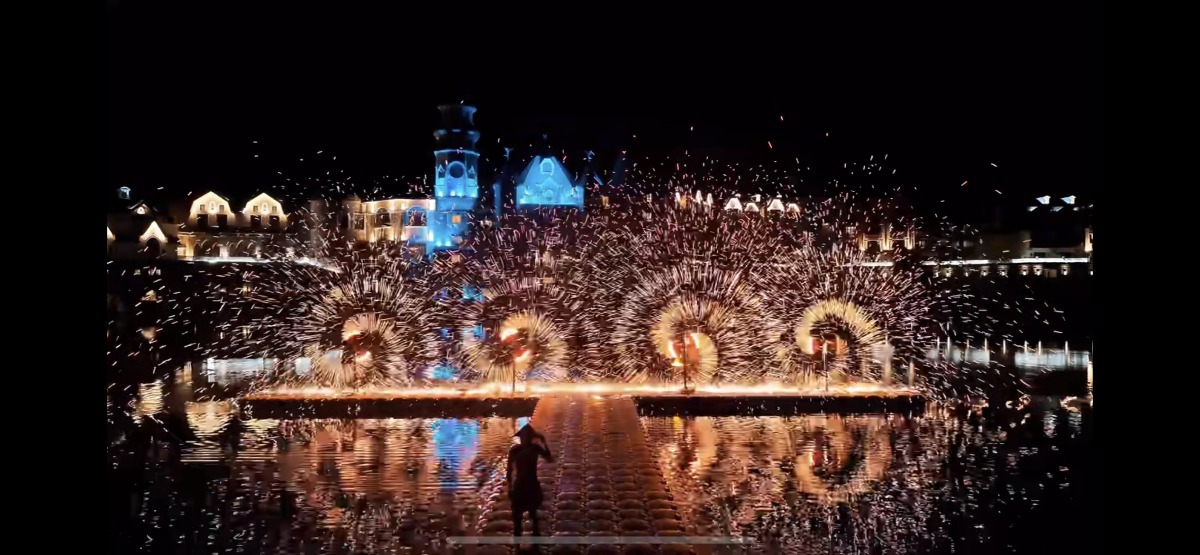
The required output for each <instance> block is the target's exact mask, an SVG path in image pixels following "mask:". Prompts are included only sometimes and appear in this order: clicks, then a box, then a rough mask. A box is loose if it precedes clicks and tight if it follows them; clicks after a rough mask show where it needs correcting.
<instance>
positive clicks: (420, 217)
mask: <svg viewBox="0 0 1200 555" xmlns="http://www.w3.org/2000/svg"><path fill="white" fill-rule="evenodd" d="M408 225H411V226H424V225H425V211H424V210H413V211H411V212H409V213H408Z"/></svg>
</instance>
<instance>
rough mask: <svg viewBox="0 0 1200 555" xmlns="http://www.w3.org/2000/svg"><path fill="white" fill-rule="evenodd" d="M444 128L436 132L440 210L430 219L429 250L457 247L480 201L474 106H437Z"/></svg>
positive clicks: (436, 187) (436, 190)
mask: <svg viewBox="0 0 1200 555" xmlns="http://www.w3.org/2000/svg"><path fill="white" fill-rule="evenodd" d="M438 110H440V111H441V112H442V128H441V129H438V130H437V131H434V132H433V138H434V139H435V140H436V141H437V147H436V148H435V150H434V151H433V158H434V173H433V175H434V182H433V191H434V199H435V200H436V201H437V210H436V211H435V213H434V217H433V222H430V224H431V225H430V227H431V228H432V229H431V231H432V232H433V239H432V241H431V242H430V245H429V246H430V247H431V248H430V250H438V249H446V248H454V247H457V246H458V244H459V243H460V242H462V236H463V233H464V232H465V231H466V229H467V224H468V220H469V219H470V215H471V212H472V211H473V210H475V204H476V203H477V202H478V200H479V152H477V151H476V150H475V143H476V142H478V141H479V131H477V130H475V129H474V127H475V122H474V118H475V107H474V106H463V105H459V104H445V105H442V106H438Z"/></svg>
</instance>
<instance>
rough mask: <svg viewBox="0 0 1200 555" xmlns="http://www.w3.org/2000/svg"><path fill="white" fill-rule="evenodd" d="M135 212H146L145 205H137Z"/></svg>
mask: <svg viewBox="0 0 1200 555" xmlns="http://www.w3.org/2000/svg"><path fill="white" fill-rule="evenodd" d="M135 212H137V213H138V214H145V213H146V207H145V206H139V207H137V210H135Z"/></svg>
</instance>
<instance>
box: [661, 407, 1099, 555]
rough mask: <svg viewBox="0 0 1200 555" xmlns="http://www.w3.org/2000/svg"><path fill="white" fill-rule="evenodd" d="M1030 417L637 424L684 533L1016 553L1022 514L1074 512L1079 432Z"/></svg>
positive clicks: (1067, 421)
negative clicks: (996, 423)
mask: <svg viewBox="0 0 1200 555" xmlns="http://www.w3.org/2000/svg"><path fill="white" fill-rule="evenodd" d="M1030 416H1034V420H1036V421H1040V422H1043V423H1044V425H1040V426H1039V425H1038V423H1036V422H1029V421H1026V422H1024V423H1022V424H1020V425H1019V426H1014V428H1013V429H1011V430H1009V431H1002V430H1001V431H997V430H994V429H992V428H989V427H980V426H978V422H975V423H968V422H964V421H960V420H958V419H956V418H952V417H950V416H949V415H948V414H945V413H942V414H938V413H932V414H931V415H930V417H927V418H921V419H914V420H908V419H902V418H898V417H886V416H811V417H801V418H791V419H789V418H780V417H760V418H747V417H722V418H695V419H683V418H657V417H648V418H644V419H643V422H644V424H645V426H646V429H647V433H648V435H649V439H650V443H651V444H652V445H659V446H660V447H659V458H660V461H661V466H662V469H663V475H664V478H665V479H666V480H667V484H668V487H669V488H670V489H671V491H672V492H674V493H675V498H676V502H677V505H678V506H679V508H680V511H681V512H683V513H685V514H684V519H685V520H686V521H689V522H693V523H694V526H693V527H692V528H689V529H688V530H687V531H688V532H689V533H696V534H712V535H726V534H729V535H748V536H753V537H758V538H760V539H762V540H763V541H768V542H770V541H771V539H772V538H774V539H775V540H776V541H782V544H780V545H777V546H776V547H777V548H778V549H780V552H783V553H861V552H876V551H880V552H888V553H928V552H951V551H959V550H965V551H968V552H970V551H972V549H973V546H974V547H975V548H983V547H984V546H987V548H988V549H997V550H999V551H1008V550H1018V551H1023V550H1028V549H1030V547H1031V546H1030V545H1028V544H1029V541H1030V540H1031V539H1035V538H1030V537H1022V535H1021V533H1019V532H1016V531H1015V530H1014V529H1015V528H1017V527H1018V526H1020V527H1023V528H1024V529H1025V530H1030V529H1031V528H1034V527H1036V525H1033V524H1030V522H1032V521H1029V520H1027V519H1028V512H1029V511H1030V510H1031V507H1038V509H1037V510H1038V511H1039V512H1045V513H1046V515H1054V516H1053V517H1051V520H1054V521H1058V522H1060V523H1061V521H1062V520H1063V515H1059V514H1055V511H1056V510H1060V509H1062V508H1065V507H1072V508H1078V507H1082V506H1084V505H1082V501H1081V500H1080V499H1078V498H1075V496H1080V495H1085V496H1090V489H1089V488H1090V482H1088V480H1090V466H1086V465H1085V463H1084V457H1090V447H1088V446H1090V443H1083V441H1084V440H1083V439H1082V438H1083V437H1084V436H1085V435H1086V436H1087V437H1090V431H1089V430H1090V428H1088V429H1084V426H1083V425H1082V423H1081V419H1080V418H1079V415H1078V414H1075V413H1067V412H1066V411H1061V410H1059V411H1054V412H1052V413H1049V414H1045V415H1042V414H1032V415H1030ZM1026 418H1028V417H1026ZM1018 438H1019V439H1018ZM1035 468H1036V469H1040V471H1039V470H1035ZM1047 469H1049V471H1048V472H1047ZM962 496H966V497H965V498H964V497H962ZM964 499H970V500H971V501H969V504H966V503H964V501H963V500H964ZM1089 521H1090V520H1089ZM1046 526H1048V527H1053V526H1054V525H1053V524H1050V523H1047V524H1046ZM1038 541H1040V540H1038ZM1080 541H1086V540H1085V539H1082V538H1081V539H1080ZM1005 545H1007V546H1008V547H1007V548H1001V547H1000V546H1005ZM1018 545H1019V546H1020V547H1021V549H1016V546H1018ZM1080 545H1082V544H1080ZM1032 547H1033V551H1034V552H1041V549H1042V548H1044V547H1045V544H1042V545H1040V546H1039V545H1034V546H1032Z"/></svg>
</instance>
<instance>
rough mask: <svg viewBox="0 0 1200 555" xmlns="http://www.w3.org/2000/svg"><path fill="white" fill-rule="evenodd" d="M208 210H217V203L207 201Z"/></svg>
mask: <svg viewBox="0 0 1200 555" xmlns="http://www.w3.org/2000/svg"><path fill="white" fill-rule="evenodd" d="M208 211H209V212H216V211H217V203H215V202H209V203H208Z"/></svg>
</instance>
